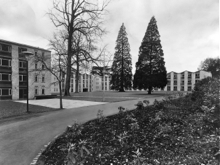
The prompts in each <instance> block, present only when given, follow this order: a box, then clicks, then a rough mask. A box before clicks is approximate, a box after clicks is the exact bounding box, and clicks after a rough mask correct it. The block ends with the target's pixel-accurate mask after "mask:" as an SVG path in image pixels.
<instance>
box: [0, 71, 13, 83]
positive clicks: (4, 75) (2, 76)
mask: <svg viewBox="0 0 220 165" xmlns="http://www.w3.org/2000/svg"><path fill="white" fill-rule="evenodd" d="M0 81H11V74H7V73H0Z"/></svg>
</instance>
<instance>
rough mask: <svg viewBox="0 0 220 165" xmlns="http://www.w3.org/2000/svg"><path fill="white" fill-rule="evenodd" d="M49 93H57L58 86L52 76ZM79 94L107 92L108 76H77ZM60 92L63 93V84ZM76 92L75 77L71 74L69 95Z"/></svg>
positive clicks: (108, 86)
mask: <svg viewBox="0 0 220 165" xmlns="http://www.w3.org/2000/svg"><path fill="white" fill-rule="evenodd" d="M52 77H53V78H52V81H53V82H54V83H52V84H53V85H52V86H51V92H52V93H59V85H58V83H55V82H57V79H56V78H55V76H52ZM78 85H79V86H78V91H79V92H93V91H103V90H105V91H109V90H110V75H109V74H106V75H105V76H104V77H103V76H99V75H96V74H93V75H90V74H87V73H84V74H79V83H78ZM61 86H62V91H63V92H64V88H65V82H62V85H61ZM75 91H76V77H75V72H73V73H72V75H71V78H70V93H74V92H75Z"/></svg>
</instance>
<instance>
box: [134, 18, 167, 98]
mask: <svg viewBox="0 0 220 165" xmlns="http://www.w3.org/2000/svg"><path fill="white" fill-rule="evenodd" d="M156 23H157V22H156V19H155V18H154V17H152V18H151V20H150V23H149V24H148V27H147V31H146V33H145V36H144V38H143V41H142V43H141V46H140V48H139V57H138V62H137V63H136V72H135V75H134V80H133V86H134V88H138V89H145V90H146V89H148V94H151V91H152V89H153V88H161V89H163V88H164V87H165V86H166V84H167V77H166V75H167V71H166V67H165V62H164V58H163V55H164V54H163V50H162V46H161V43H160V34H159V31H158V28H157V24H156Z"/></svg>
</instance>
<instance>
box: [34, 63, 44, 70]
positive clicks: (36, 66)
mask: <svg viewBox="0 0 220 165" xmlns="http://www.w3.org/2000/svg"><path fill="white" fill-rule="evenodd" d="M34 68H35V69H38V65H37V63H35V67H34ZM41 69H42V70H44V69H45V65H44V64H42V65H41Z"/></svg>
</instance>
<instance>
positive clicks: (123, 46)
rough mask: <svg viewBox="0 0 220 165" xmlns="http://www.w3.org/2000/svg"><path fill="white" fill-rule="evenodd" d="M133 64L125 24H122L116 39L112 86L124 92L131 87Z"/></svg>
mask: <svg viewBox="0 0 220 165" xmlns="http://www.w3.org/2000/svg"><path fill="white" fill-rule="evenodd" d="M131 84H132V64H131V54H130V45H129V43H128V37H127V33H126V29H125V26H124V24H122V26H121V28H120V30H119V33H118V37H117V40H116V47H115V54H114V59H113V64H112V79H111V88H112V89H114V90H119V92H124V89H131V86H132V85H131Z"/></svg>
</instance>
